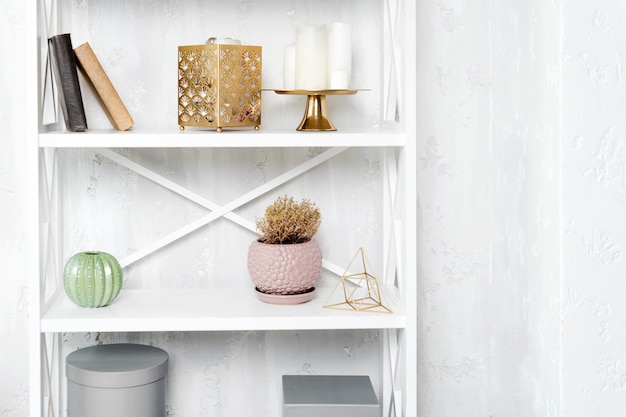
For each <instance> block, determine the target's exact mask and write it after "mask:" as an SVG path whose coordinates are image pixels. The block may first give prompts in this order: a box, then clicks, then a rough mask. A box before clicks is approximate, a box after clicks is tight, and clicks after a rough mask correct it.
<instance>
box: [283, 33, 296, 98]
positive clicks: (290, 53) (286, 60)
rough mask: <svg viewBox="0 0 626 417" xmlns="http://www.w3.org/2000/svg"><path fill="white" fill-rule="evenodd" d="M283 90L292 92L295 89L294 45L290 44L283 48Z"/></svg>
mask: <svg viewBox="0 0 626 417" xmlns="http://www.w3.org/2000/svg"><path fill="white" fill-rule="evenodd" d="M283 88H284V89H285V90H294V89H295V88H296V44H295V43H290V44H289V45H287V46H285V52H284V56H283Z"/></svg>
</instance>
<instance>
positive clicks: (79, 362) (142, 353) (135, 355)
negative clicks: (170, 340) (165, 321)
mask: <svg viewBox="0 0 626 417" xmlns="http://www.w3.org/2000/svg"><path fill="white" fill-rule="evenodd" d="M168 358H169V356H168V354H167V352H165V351H164V350H163V349H159V348H157V347H154V346H146V345H139V344H131V343H121V344H111V345H98V346H92V347H88V348H84V349H80V350H77V351H75V352H72V353H70V354H69V355H67V358H66V360H65V363H66V368H65V371H66V374H67V379H68V380H69V381H72V382H74V383H77V384H80V385H85V386H89V387H99V388H122V387H135V386H138V385H145V384H150V383H152V382H155V381H158V380H159V379H161V378H164V377H165V376H166V374H167V362H168Z"/></svg>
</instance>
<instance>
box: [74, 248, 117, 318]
mask: <svg viewBox="0 0 626 417" xmlns="http://www.w3.org/2000/svg"><path fill="white" fill-rule="evenodd" d="M122 278H123V277H122V267H121V266H120V263H119V262H118V261H117V259H115V257H114V256H113V255H110V254H108V253H106V252H97V251H93V252H80V253H77V254H75V255H73V256H72V257H71V258H70V259H69V260H68V261H67V263H66V264H65V269H64V270H63V286H64V288H65V293H66V294H67V296H68V297H69V298H70V300H72V301H73V302H74V303H76V304H77V305H79V306H81V307H87V308H95V307H104V306H106V305H109V304H110V303H111V302H113V300H115V298H116V297H117V296H118V295H119V293H120V290H121V289H122Z"/></svg>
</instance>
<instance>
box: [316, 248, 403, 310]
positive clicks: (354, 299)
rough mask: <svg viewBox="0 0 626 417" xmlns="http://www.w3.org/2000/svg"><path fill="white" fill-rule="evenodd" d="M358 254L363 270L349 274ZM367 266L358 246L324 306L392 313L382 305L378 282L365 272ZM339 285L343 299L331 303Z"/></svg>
mask: <svg viewBox="0 0 626 417" xmlns="http://www.w3.org/2000/svg"><path fill="white" fill-rule="evenodd" d="M359 255H360V259H361V262H362V265H363V271H362V272H359V273H356V274H349V273H348V271H349V270H350V268H351V267H352V264H353V263H354V262H355V260H356V259H357V257H359ZM369 266H370V265H369V261H368V259H367V257H366V256H365V251H364V250H363V248H359V250H358V251H357V252H356V253H355V254H354V257H353V258H352V260H351V261H350V264H349V265H348V267H347V268H346V270H345V272H344V273H343V275H342V277H341V280H340V281H339V282H338V283H337V285H336V286H335V288H334V289H333V291H332V292H331V293H330V295H329V296H328V299H327V300H326V304H325V305H324V308H327V309H331V310H348V311H365V312H373V313H393V312H392V311H391V310H390V309H389V308H387V307H385V306H384V305H383V303H382V298H381V288H380V284H379V283H378V279H377V278H376V277H375V276H373V275H370V274H369V273H368V272H367V269H368V267H369ZM340 286H341V288H342V289H343V296H344V301H340V302H333V303H331V299H332V298H333V297H335V298H338V296H335V293H337V292H338V291H337V289H338V288H339V287H340Z"/></svg>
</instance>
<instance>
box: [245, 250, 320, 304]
mask: <svg viewBox="0 0 626 417" xmlns="http://www.w3.org/2000/svg"><path fill="white" fill-rule="evenodd" d="M321 269H322V251H321V250H320V247H319V245H318V244H317V242H316V241H315V240H311V241H309V242H306V243H297V244H287V245H274V244H268V243H260V242H258V241H254V242H252V244H251V245H250V248H249V249H248V271H249V272H250V278H252V282H254V285H255V286H256V288H257V290H258V291H261V292H263V293H267V294H280V295H290V294H300V293H303V292H306V291H308V290H310V289H311V288H313V287H314V286H315V282H316V281H317V279H318V278H319V276H320V272H321Z"/></svg>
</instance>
